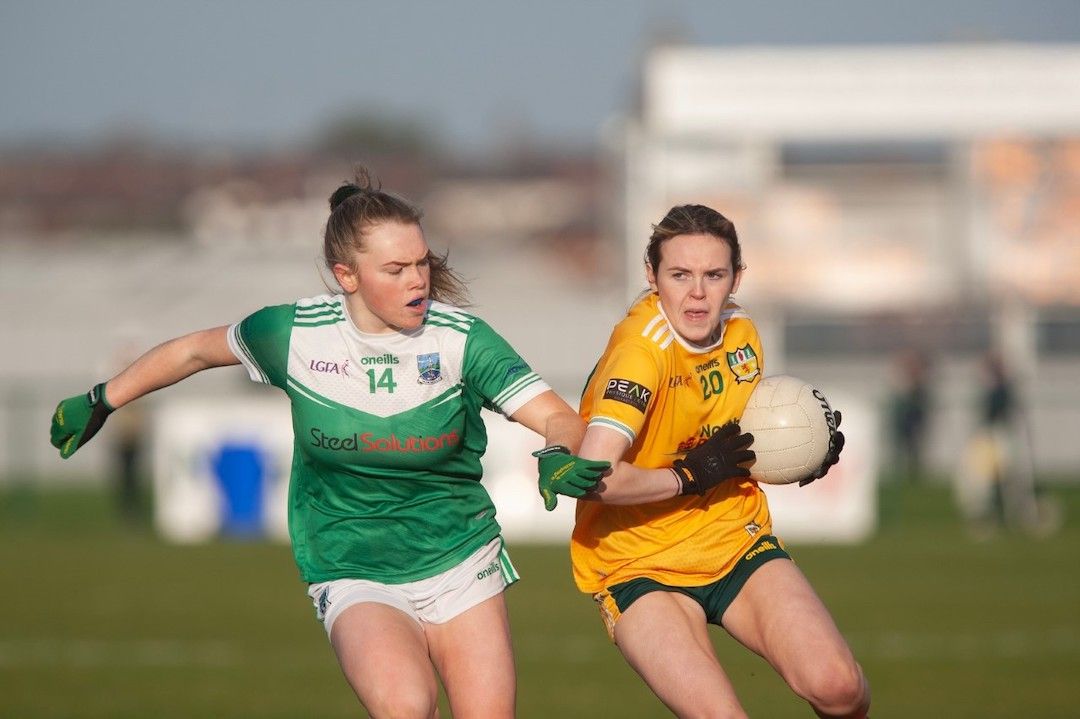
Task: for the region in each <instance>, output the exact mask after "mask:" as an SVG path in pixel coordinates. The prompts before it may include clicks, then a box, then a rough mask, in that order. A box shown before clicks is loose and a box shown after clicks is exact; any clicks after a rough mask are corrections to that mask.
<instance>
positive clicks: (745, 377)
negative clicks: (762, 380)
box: [727, 345, 761, 384]
mask: <svg viewBox="0 0 1080 719" xmlns="http://www.w3.org/2000/svg"><path fill="white" fill-rule="evenodd" d="M727 363H728V367H730V368H731V372H732V374H734V375H735V383H736V384H738V383H739V382H752V381H753V380H754V378H755V377H757V376H758V375H759V374H761V369H760V367H758V358H757V354H755V353H754V348H753V347H751V346H750V345H743V346H742V347H740V348H739V349H737V350H735V351H734V352H728V353H727Z"/></svg>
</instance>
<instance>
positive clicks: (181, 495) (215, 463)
mask: <svg viewBox="0 0 1080 719" xmlns="http://www.w3.org/2000/svg"><path fill="white" fill-rule="evenodd" d="M830 399H833V398H832V397H830ZM838 399H839V400H840V403H839V404H837V405H836V406H839V407H842V408H843V413H844V423H843V429H844V432H845V434H846V435H847V437H848V447H847V448H846V449H845V451H844V455H843V459H842V461H841V462H840V464H839V465H837V466H836V467H835V468H833V470H832V472H830V473H829V476H828V477H827V478H825V479H823V480H821V481H819V482H816V483H815V484H813V485H811V486H809V487H804V488H800V487H797V486H789V487H768V488H767V491H768V494H769V501H770V505H771V506H772V509H773V516H774V524H775V528H776V532H777V533H778V534H779V535H780V536H781V537H783V538H784V539H785V540H788V541H792V542H818V541H824V542H855V541H860V540H862V539H864V538H866V537H867V536H869V535H870V534H871V533H872V532H873V530H874V528H875V526H876V491H875V486H874V472H873V467H874V466H875V465H874V461H875V453H876V436H877V433H876V429H875V427H874V425H873V422H874V414H873V412H872V411H870V408H869V407H866V406H864V405H862V404H860V403H857V402H856V401H855V400H854V399H853V398H847V397H844V398H838ZM484 417H485V423H486V425H487V432H488V451H487V453H486V454H485V455H484V458H483V466H484V480H483V481H484V486H485V487H487V489H488V491H489V492H490V493H491V497H492V499H493V500H494V502H495V506H496V509H497V511H498V520H499V523H500V524H501V525H502V527H503V534H504V536H505V537H506V538H507V540H508V541H510V542H511V543H513V542H521V543H555V544H559V543H566V542H567V541H568V540H569V537H570V532H571V530H572V528H573V524H574V501H573V500H570V499H567V498H560V502H559V506H558V507H557V508H556V509H555V511H553V512H547V511H545V510H544V503H543V501H542V500H541V498H540V495H539V493H538V491H537V488H536V460H535V459H534V458H533V457H532V456H531V455H530V453H531V452H532V451H534V450H536V449H539V448H540V447H541V446H542V441H541V438H540V437H539V436H537V435H535V434H533V433H532V432H530V431H529V430H527V429H525V428H524V427H521V426H520V425H517V424H515V423H513V422H508V421H507V420H506V419H505V418H503V417H502V416H500V415H496V414H493V413H490V412H485V414H484ZM153 438H154V439H153V449H152V456H153V473H154V521H155V525H156V527H157V529H158V531H159V532H160V534H161V535H162V536H163V537H165V538H166V539H168V540H170V541H174V542H201V541H208V540H210V539H213V538H216V537H221V536H225V537H229V536H233V537H240V538H271V539H277V540H282V541H287V539H288V528H287V517H286V508H287V498H288V479H289V467H290V463H291V454H292V425H291V421H290V416H289V408H288V403H287V401H286V400H285V399H284V398H280V399H279V398H276V397H266V398H258V399H243V400H228V401H224V400H223V401H214V400H199V401H176V402H171V403H168V404H165V405H162V406H161V407H160V408H159V409H158V411H157V412H156V413H155V415H154V419H153Z"/></svg>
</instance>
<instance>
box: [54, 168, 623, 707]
mask: <svg viewBox="0 0 1080 719" xmlns="http://www.w3.org/2000/svg"><path fill="white" fill-rule="evenodd" d="M330 208H331V211H330V217H329V220H328V222H327V225H326V233H325V238H324V253H325V260H326V265H327V267H328V268H329V269H330V271H331V272H332V273H333V275H334V277H335V279H336V280H337V282H338V284H339V285H340V288H341V293H340V294H336V295H320V296H317V297H312V298H308V299H301V300H297V301H296V302H293V303H290V304H285V305H278V306H273V307H266V308H264V309H261V310H259V311H257V312H255V313H254V314H252V315H250V316H248V317H247V318H246V319H244V320H242V321H240V322H238V323H236V324H233V325H228V326H222V327H217V328H214V329H208V330H204V331H201V332H196V333H194V334H190V335H187V336H184V337H179V338H177V339H174V340H171V341H169V342H166V343H164V344H162V345H160V346H158V347H156V348H154V349H152V350H150V351H149V352H147V353H146V354H144V355H143V356H142V357H140V358H139V359H137V360H136V361H135V362H134V363H132V364H131V365H130V366H129V367H127V368H126V369H125V370H123V371H122V372H120V373H119V374H118V375H116V376H115V377H113V378H112V379H110V380H109V381H108V382H103V383H101V384H99V385H97V386H96V387H94V388H93V389H92V390H91V391H90V392H89V393H88V394H87V395H79V396H76V397H72V398H69V399H66V400H64V401H63V402H61V403H60V405H59V406H58V407H57V410H56V414H55V416H54V417H53V424H52V442H53V444H54V445H55V446H56V447H58V448H59V449H60V452H61V455H62V456H63V457H65V458H66V457H69V456H70V455H71V454H72V453H73V452H75V450H77V449H78V448H79V447H80V446H82V445H83V444H85V443H86V442H87V441H88V440H89V439H90V438H91V437H92V436H93V435H94V433H96V432H97V431H98V429H99V428H100V427H101V425H102V423H103V422H104V421H105V419H106V417H107V416H108V414H109V413H110V412H111V411H112V410H113V409H114V408H116V407H120V406H122V405H125V404H127V403H128V402H131V401H132V400H135V399H137V398H138V397H141V396H143V395H145V394H147V393H149V392H152V391H154V390H156V389H160V388H162V387H165V386H167V385H171V384H173V383H175V382H178V381H180V380H182V379H184V378H186V377H188V376H190V375H192V374H194V373H196V372H198V371H200V370H204V369H207V368H209V367H221V366H225V365H235V364H243V365H244V368H245V369H246V370H247V371H248V374H249V375H250V376H251V379H252V380H254V381H256V382H262V383H266V384H270V385H273V386H275V387H278V388H279V389H281V390H283V391H284V392H285V393H286V394H287V395H288V397H289V399H290V401H291V405H292V419H293V428H294V433H295V441H294V449H293V463H292V475H291V479H290V488H289V533H290V538H291V541H292V550H293V555H294V557H295V560H296V564H297V566H298V567H299V570H300V575H301V577H302V578H303V579H304V581H306V582H307V583H308V592H307V593H308V595H309V596H310V597H311V600H312V602H313V604H314V607H315V610H316V616H317V617H318V619H319V620H320V621H321V622H322V623H323V625H324V627H325V629H326V632H327V634H328V636H329V640H330V643H331V645H332V646H333V649H334V651H335V653H336V655H337V658H338V661H339V662H340V664H341V669H342V671H343V673H344V674H345V677H346V679H347V680H348V682H349V684H350V685H351V686H352V688H353V690H354V691H355V692H356V695H357V697H358V698H359V700H360V702H361V703H362V704H363V705H364V707H365V708H366V709H367V711H368V712H369V713H370V714H371V715H372V716H375V717H399V716H407V717H434V716H437V715H438V708H437V698H438V684H437V681H436V672H437V673H438V676H439V677H441V679H442V682H443V685H444V686H445V688H446V692H447V696H448V698H449V701H450V707H451V709H452V711H453V714H454V716H455V717H484V718H487V717H512V716H513V715H514V702H515V691H516V680H515V675H514V664H513V655H512V653H511V644H510V630H509V625H508V619H507V610H506V604H505V600H504V596H503V592H504V590H505V589H506V588H507V587H508V586H509V585H510V584H511V583H513V582H514V581H516V580H517V578H518V577H517V574H516V572H515V570H514V567H513V565H512V564H511V563H510V560H509V557H508V556H507V553H506V550H505V549H504V547H503V540H502V537H501V536H500V528H499V525H498V523H497V522H496V521H495V508H494V506H493V505H492V502H491V499H490V498H489V496H488V494H487V492H486V491H485V489H484V487H483V486H482V485H481V484H480V476H481V466H480V457H481V455H482V454H483V453H484V449H485V445H486V442H487V436H486V434H485V431H484V424H483V420H482V419H481V417H480V410H481V407H483V406H487V407H490V408H494V409H497V410H498V411H500V412H502V413H503V414H504V415H506V416H507V417H509V418H511V419H512V420H514V421H516V422H519V423H521V424H522V425H524V426H526V427H528V428H529V429H531V430H533V431H535V432H537V433H539V434H542V435H543V436H544V438H545V439H546V441H547V443H548V444H549V445H550V446H549V448H548V449H547V450H546V451H545V452H543V453H542V454H543V457H542V459H541V464H540V470H541V477H540V489H541V492H542V493H543V494H544V495H545V496H554V494H555V493H561V494H567V495H570V496H580V495H582V494H584V492H585V491H586V490H587V489H590V488H592V487H593V486H595V484H596V482H597V480H598V478H599V476H600V474H601V473H602V472H603V471H604V470H605V469H607V468H608V463H606V462H589V461H584V460H581V459H579V458H577V457H575V456H573V455H572V454H570V450H568V449H566V447H575V448H576V447H577V446H578V444H579V443H580V441H581V437H582V435H583V433H584V429H585V427H584V423H583V422H582V421H581V418H580V417H579V416H578V414H577V413H576V412H574V411H573V409H572V408H571V407H569V406H568V405H567V404H566V403H565V402H563V401H562V400H561V399H560V398H559V397H558V395H556V394H555V393H554V392H553V391H552V390H551V389H550V388H549V387H548V385H547V384H545V383H544V381H543V380H542V379H541V378H540V377H539V376H538V375H537V374H536V373H535V372H533V371H532V369H530V367H529V365H528V364H527V363H526V362H525V361H524V360H523V359H522V358H521V357H520V356H518V354H517V353H516V352H515V351H514V350H513V349H512V348H511V347H510V346H509V345H508V344H507V343H506V341H505V340H503V339H502V338H501V337H500V336H499V335H498V334H496V333H495V332H494V331H493V330H492V329H491V327H489V326H488V325H487V324H485V323H484V322H483V321H482V320H480V319H479V318H477V317H475V316H473V315H472V314H469V313H467V312H465V311H463V310H461V309H459V308H458V307H457V306H455V304H447V303H448V302H454V303H460V302H461V301H462V300H463V298H464V294H465V288H464V285H463V284H462V283H461V281H460V279H459V278H458V277H457V275H455V274H454V273H453V272H452V271H451V270H450V269H449V268H448V267H447V265H446V264H445V261H444V258H440V257H438V256H435V255H433V254H432V252H431V251H430V250H429V249H428V245H427V242H426V241H425V239H424V233H423V230H422V229H421V227H420V211H419V210H418V209H417V208H415V207H413V206H412V205H410V204H409V203H407V202H406V201H404V200H402V199H400V198H398V197H396V196H394V195H392V194H389V193H387V192H383V191H382V190H381V189H379V188H377V187H375V186H373V184H372V182H371V179H370V177H369V176H368V174H367V172H366V171H363V170H361V171H360V173H359V175H358V179H357V182H356V183H355V184H354V183H349V184H346V185H343V186H342V187H340V188H339V189H338V190H337V191H336V192H334V193H333V195H332V196H331V198H330ZM331 364H332V365H333V366H335V367H336V368H338V369H339V370H340V371H337V372H327V371H323V370H325V368H326V367H328V366H330V365H331ZM342 368H344V369H342Z"/></svg>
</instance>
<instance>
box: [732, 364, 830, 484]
mask: <svg viewBox="0 0 1080 719" xmlns="http://www.w3.org/2000/svg"><path fill="white" fill-rule="evenodd" d="M739 426H740V427H741V428H742V431H743V432H750V433H751V434H753V435H754V443H753V444H752V445H750V449H752V450H754V453H755V454H756V455H757V459H756V460H754V463H753V464H751V465H749V466H750V477H751V479H756V480H757V481H758V482H764V483H765V484H791V483H792V482H798V481H800V480H803V479H806V478H808V477H809V476H810V474H811V473H813V472H814V470H816V469H817V468H818V467H820V466H821V463H822V461H824V459H825V454H826V452H828V450H829V439H830V437H831V436H832V433H833V431H835V429H836V420H835V419H834V418H833V412H832V408H831V407H830V406H829V401H828V400H827V399H825V395H824V394H822V393H821V391H820V390H819V389H817V388H816V387H814V386H813V385H812V384H810V383H809V382H804V381H803V380H801V379H798V378H797V377H792V376H790V375H775V376H773V377H764V378H762V379H761V380H759V381H758V385H757V387H755V388H754V391H753V392H751V393H750V400H749V401H748V402H747V403H746V409H745V410H744V411H743V415H742V418H741V419H740V420H739Z"/></svg>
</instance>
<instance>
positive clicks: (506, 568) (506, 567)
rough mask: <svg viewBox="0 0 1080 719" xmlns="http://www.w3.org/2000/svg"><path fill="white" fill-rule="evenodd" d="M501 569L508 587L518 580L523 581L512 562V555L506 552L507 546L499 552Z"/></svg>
mask: <svg viewBox="0 0 1080 719" xmlns="http://www.w3.org/2000/svg"><path fill="white" fill-rule="evenodd" d="M499 569H500V570H501V571H502V575H503V580H505V581H506V586H508V587H509V586H510V585H511V584H513V583H514V582H516V581H517V580H519V579H521V575H520V574H518V570H517V568H516V567H514V564H513V562H511V561H510V553H509V552H507V551H506V545H503V547H502V548H501V549H500V550H499Z"/></svg>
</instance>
